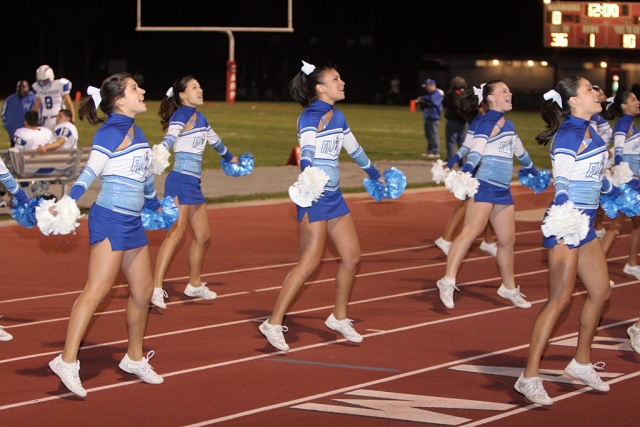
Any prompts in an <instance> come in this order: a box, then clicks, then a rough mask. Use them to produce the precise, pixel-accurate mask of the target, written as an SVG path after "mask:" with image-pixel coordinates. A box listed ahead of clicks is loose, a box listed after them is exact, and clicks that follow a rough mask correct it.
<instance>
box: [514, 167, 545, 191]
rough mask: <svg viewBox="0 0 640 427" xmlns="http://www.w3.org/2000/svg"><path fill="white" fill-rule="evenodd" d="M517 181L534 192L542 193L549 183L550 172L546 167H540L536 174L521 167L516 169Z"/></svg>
mask: <svg viewBox="0 0 640 427" xmlns="http://www.w3.org/2000/svg"><path fill="white" fill-rule="evenodd" d="M518 178H519V179H518V181H520V184H522V185H524V186H525V187H529V188H530V189H532V190H533V192H534V193H536V194H538V193H542V192H543V191H545V190H546V189H547V188H549V184H550V183H551V173H550V172H549V170H548V169H541V170H539V171H538V174H537V175H533V174H532V173H530V172H529V170H528V169H525V168H521V169H520V170H519V171H518Z"/></svg>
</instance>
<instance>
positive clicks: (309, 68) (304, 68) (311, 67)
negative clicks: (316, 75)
mask: <svg viewBox="0 0 640 427" xmlns="http://www.w3.org/2000/svg"><path fill="white" fill-rule="evenodd" d="M300 69H301V70H302V72H303V73H305V74H306V75H307V76H308V75H309V74H311V73H313V70H315V69H316V66H315V65H313V64H309V63H308V62H304V61H302V68H300Z"/></svg>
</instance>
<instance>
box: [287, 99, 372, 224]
mask: <svg viewBox="0 0 640 427" xmlns="http://www.w3.org/2000/svg"><path fill="white" fill-rule="evenodd" d="M329 112H331V117H330V119H329V120H327V119H326V118H325V115H326V114H327V113H329ZM320 122H322V123H323V125H324V128H323V129H322V130H321V131H318V126H319V124H320ZM298 143H299V144H300V169H301V170H305V169H306V168H307V167H309V166H315V167H318V168H320V169H321V170H323V171H324V172H326V173H327V175H329V182H327V184H326V185H325V187H324V195H323V196H322V197H321V198H320V199H318V201H317V202H313V203H312V205H311V206H310V207H308V208H302V207H300V206H297V205H296V206H297V209H298V221H302V219H303V218H304V216H305V214H307V215H309V221H310V222H314V221H323V220H329V219H332V218H337V217H340V216H343V215H346V214H348V213H349V208H348V207H347V204H346V203H345V201H344V198H343V197H342V192H341V191H340V168H339V164H338V157H339V156H340V151H341V150H342V148H343V147H344V149H345V150H346V151H347V153H348V154H349V156H351V158H352V159H353V160H354V161H355V162H356V163H357V164H358V166H360V168H362V170H364V171H365V172H366V173H367V174H368V175H369V177H370V178H371V179H373V180H378V179H380V172H379V171H378V169H376V167H375V166H373V164H372V163H371V161H370V160H369V158H368V157H367V155H366V154H365V152H364V150H363V149H362V147H361V146H360V144H358V141H357V140H356V138H355V136H353V134H352V133H351V129H349V125H348V124H347V120H346V119H345V117H344V115H343V114H342V113H341V112H340V111H339V110H337V109H335V108H333V105H331V104H328V103H326V102H324V101H321V100H319V99H318V100H315V101H314V102H313V103H312V104H311V105H309V106H308V107H307V108H305V109H304V111H303V112H302V114H301V115H300V117H299V118H298Z"/></svg>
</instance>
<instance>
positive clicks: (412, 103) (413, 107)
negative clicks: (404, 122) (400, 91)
mask: <svg viewBox="0 0 640 427" xmlns="http://www.w3.org/2000/svg"><path fill="white" fill-rule="evenodd" d="M409 111H411V112H412V113H413V112H414V111H416V100H415V99H412V100H411V101H409Z"/></svg>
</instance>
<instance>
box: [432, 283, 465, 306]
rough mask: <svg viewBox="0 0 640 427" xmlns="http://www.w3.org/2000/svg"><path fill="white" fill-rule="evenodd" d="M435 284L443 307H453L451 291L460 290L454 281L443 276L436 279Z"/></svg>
mask: <svg viewBox="0 0 640 427" xmlns="http://www.w3.org/2000/svg"><path fill="white" fill-rule="evenodd" d="M436 286H437V287H438V290H439V291H440V301H442V303H443V304H444V306H445V307H447V308H449V309H451V308H453V291H454V290H456V291H458V292H460V289H458V288H457V287H456V284H455V283H450V282H448V281H445V280H444V277H443V278H442V279H440V280H438V283H436Z"/></svg>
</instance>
